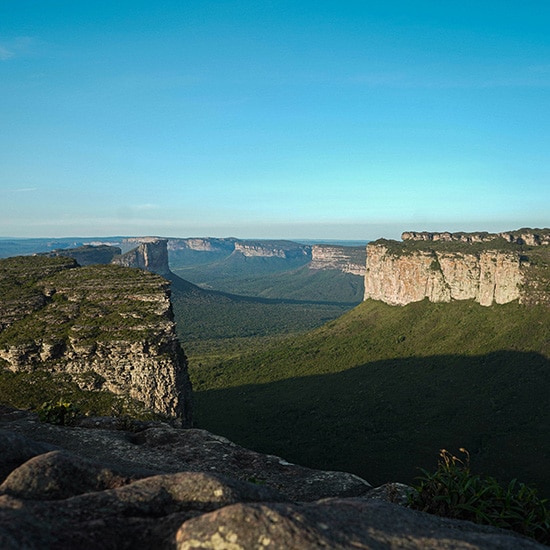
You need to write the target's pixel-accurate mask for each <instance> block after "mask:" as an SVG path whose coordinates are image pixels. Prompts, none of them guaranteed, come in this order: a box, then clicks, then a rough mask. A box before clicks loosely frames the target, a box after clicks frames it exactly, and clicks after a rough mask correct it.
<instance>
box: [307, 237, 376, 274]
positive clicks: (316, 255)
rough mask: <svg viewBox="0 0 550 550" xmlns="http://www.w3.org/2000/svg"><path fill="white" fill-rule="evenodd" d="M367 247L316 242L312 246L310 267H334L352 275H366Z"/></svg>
mask: <svg viewBox="0 0 550 550" xmlns="http://www.w3.org/2000/svg"><path fill="white" fill-rule="evenodd" d="M365 256H366V254H365V248H364V247H352V246H337V245H330V244H314V245H313V246H312V247H311V263H310V264H309V268H310V269H334V270H338V271H342V272H343V273H351V274H352V275H359V276H361V277H364V275H365Z"/></svg>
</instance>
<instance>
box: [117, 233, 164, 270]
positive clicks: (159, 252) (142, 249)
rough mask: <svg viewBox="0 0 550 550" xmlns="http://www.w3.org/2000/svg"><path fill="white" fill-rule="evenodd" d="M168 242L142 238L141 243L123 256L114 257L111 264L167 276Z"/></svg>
mask: <svg viewBox="0 0 550 550" xmlns="http://www.w3.org/2000/svg"><path fill="white" fill-rule="evenodd" d="M167 243H168V241H167V240H166V239H159V238H156V237H151V238H144V240H143V241H142V242H140V244H139V245H138V246H137V247H136V248H133V249H132V250H129V251H128V252H126V253H125V254H122V255H120V256H116V257H114V258H113V259H112V263H113V264H116V265H122V266H124V267H136V268H138V269H145V270H146V271H151V272H152V273H158V274H159V275H168V274H169V273H170V267H169V266H168V248H167Z"/></svg>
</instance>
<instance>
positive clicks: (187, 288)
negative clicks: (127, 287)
mask: <svg viewBox="0 0 550 550" xmlns="http://www.w3.org/2000/svg"><path fill="white" fill-rule="evenodd" d="M164 277H165V278H166V279H168V280H169V281H170V282H171V283H172V288H173V289H176V290H178V291H180V292H182V293H183V294H185V295H188V296H195V297H200V298H202V300H210V301H212V302H214V303H216V302H219V300H220V299H225V300H229V301H231V302H237V303H256V304H292V305H323V306H337V307H347V308H352V307H354V306H357V305H359V304H360V303H361V301H353V302H338V301H336V302H334V301H327V300H294V299H290V298H262V297H259V296H243V295H240V294H231V293H229V292H223V291H221V290H210V289H205V288H202V287H200V286H198V285H196V284H194V283H191V282H189V281H187V280H185V279H182V278H181V277H180V276H178V275H176V274H175V273H172V272H170V273H169V274H166V275H164Z"/></svg>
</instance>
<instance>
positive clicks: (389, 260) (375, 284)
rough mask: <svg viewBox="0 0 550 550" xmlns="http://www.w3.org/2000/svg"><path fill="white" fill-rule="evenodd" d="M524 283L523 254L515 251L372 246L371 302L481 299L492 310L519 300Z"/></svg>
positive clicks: (369, 262)
mask: <svg viewBox="0 0 550 550" xmlns="http://www.w3.org/2000/svg"><path fill="white" fill-rule="evenodd" d="M522 282H523V272H522V259H521V255H520V254H519V253H517V252H513V251H500V250H487V251H483V252H480V253H477V254H476V253H466V252H464V253H462V252H461V253H457V252H446V251H439V250H437V249H435V248H434V249H433V250H413V251H405V252H403V253H396V252H395V251H393V250H392V249H391V248H389V247H388V246H385V245H384V244H381V243H371V244H369V245H368V246H367V263H366V273H365V299H368V298H372V299H374V300H381V301H383V302H386V303H388V304H392V305H405V304H408V303H410V302H417V301H420V300H423V299H424V298H427V299H428V300H430V301H431V302H450V301H451V300H475V301H476V302H479V303H480V304H481V305H483V306H490V305H491V304H493V303H497V304H504V303H507V302H511V301H513V300H518V299H519V298H520V294H521V292H520V288H521V284H522Z"/></svg>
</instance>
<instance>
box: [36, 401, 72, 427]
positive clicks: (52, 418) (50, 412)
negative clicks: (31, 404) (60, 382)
mask: <svg viewBox="0 0 550 550" xmlns="http://www.w3.org/2000/svg"><path fill="white" fill-rule="evenodd" d="M37 413H38V418H39V420H40V421H41V422H48V423H49V424H57V425H58V426H70V425H71V424H73V423H74V421H75V420H76V419H77V418H78V416H79V415H80V409H79V408H78V407H76V406H75V405H73V404H72V403H70V402H68V401H64V400H63V399H58V400H57V401H53V400H50V401H45V402H44V403H42V405H41V406H40V407H39V408H38V410H37Z"/></svg>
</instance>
